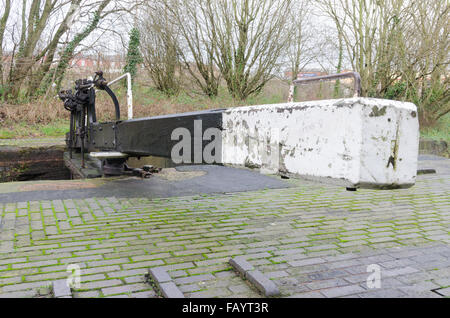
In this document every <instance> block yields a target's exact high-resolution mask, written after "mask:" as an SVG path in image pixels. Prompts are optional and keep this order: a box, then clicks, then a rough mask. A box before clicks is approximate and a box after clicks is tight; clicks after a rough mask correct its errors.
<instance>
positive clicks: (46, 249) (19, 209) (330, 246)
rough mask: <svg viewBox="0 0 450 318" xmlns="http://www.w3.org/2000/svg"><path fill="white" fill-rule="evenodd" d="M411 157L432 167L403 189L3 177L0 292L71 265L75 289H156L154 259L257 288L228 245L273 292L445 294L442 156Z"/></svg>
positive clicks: (197, 293) (38, 292)
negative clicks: (168, 187) (160, 187)
mask: <svg viewBox="0 0 450 318" xmlns="http://www.w3.org/2000/svg"><path fill="white" fill-rule="evenodd" d="M420 165H421V168H433V169H436V171H437V173H435V174H423V175H419V176H418V180H417V183H416V185H415V186H413V187H412V188H409V189H399V190H362V189H359V190H358V191H356V192H353V191H346V189H345V188H342V187H337V186H331V185H325V184H320V183H314V182H308V181H303V180H293V179H291V180H287V181H281V180H279V181H280V182H285V183H286V184H287V185H288V187H284V188H278V189H274V188H271V189H260V190H251V191H241V192H232V193H229V192H227V193H206V194H202V193H199V194H194V195H187V196H186V195H184V196H171V197H168V198H151V197H149V196H146V195H140V196H138V197H129V196H126V197H121V196H119V195H114V196H112V195H110V196H108V195H103V196H98V193H97V194H96V192H95V191H92V193H93V194H96V196H95V197H89V195H86V193H89V191H87V190H90V189H91V188H92V189H93V188H94V187H95V186H96V185H95V184H94V185H92V181H77V182H78V183H77V182H75V181H61V182H60V183H59V184H60V185H61V184H62V185H64V182H67V184H70V187H69V188H70V191H72V192H71V193H75V192H76V191H77V190H76V189H78V188H80V189H81V190H80V191H82V190H83V191H85V192H83V193H84V194H83V196H79V197H78V198H77V196H74V197H73V198H70V197H69V198H68V197H67V196H66V197H62V198H60V199H45V198H44V197H43V199H42V200H41V199H39V198H36V195H35V196H34V199H33V200H32V201H27V196H26V194H27V193H28V192H30V191H34V192H36V191H39V189H40V190H42V189H46V186H45V184H46V183H39V182H32V183H28V184H27V187H25V188H21V189H22V190H20V191H22V192H20V193H21V196H18V195H17V191H19V190H17V189H18V186H17V184H11V185H9V186H8V189H6V190H5V188H2V189H3V190H1V191H3V193H4V194H5V195H4V196H2V197H1V198H2V200H3V201H0V297H54V294H52V286H60V287H61V288H62V289H64V286H62V285H61V284H56V285H55V284H54V283H55V281H61V280H66V279H67V278H68V277H72V278H73V277H75V276H76V275H77V273H79V274H80V276H79V277H80V285H79V286H75V287H74V288H72V290H71V297H75V298H80V297H146V298H150V297H164V293H162V292H161V290H160V289H159V288H157V287H156V285H155V282H154V281H150V280H149V279H148V275H147V274H148V272H149V270H150V269H153V272H154V273H161V275H162V276H161V277H163V279H164V280H165V282H166V284H167V286H169V287H170V288H173V289H174V290H175V291H176V292H181V295H182V296H184V297H187V298H188V297H263V294H262V293H261V292H260V290H259V289H257V288H256V287H255V286H256V285H255V284H253V283H251V282H250V280H247V279H244V277H242V275H239V274H238V272H236V271H235V270H234V269H233V268H232V266H231V265H230V262H229V260H230V258H237V257H241V258H244V259H245V260H246V261H247V262H248V263H250V264H251V266H252V267H253V268H254V269H255V270H257V271H259V273H260V274H261V275H260V276H262V277H263V278H265V279H268V280H269V281H271V282H272V283H274V286H276V288H277V289H278V291H279V295H278V296H276V297H449V296H450V232H449V231H450V229H449V228H450V160H448V159H440V158H436V157H431V156H423V157H421V160H420ZM196 178H200V177H198V176H196V175H194V177H192V178H191V179H190V180H191V182H192V183H195V182H196V181H195V180H196ZM102 182H103V181H102ZM104 182H108V181H104ZM114 182H115V183H114V184H115V186H116V187H125V185H126V184H127V183H124V184H121V181H120V180H119V181H117V180H116V181H114ZM124 182H125V181H124ZM127 182H128V181H127ZM167 182H173V183H174V184H176V183H177V182H179V181H178V180H173V181H167ZM217 182H220V180H218V181H217ZM238 182H239V181H238V180H236V183H238ZM42 184H44V186H43V185H42ZM55 184H56V183H51V184H50V185H51V186H50V189H52V188H51V187H54V186H55ZM83 185H88V186H83ZM61 187H62V188H64V186H61ZM61 187H56V188H54V189H56V190H58V189H59V190H60V189H61ZM86 189H87V190H86ZM27 191H28V192H27ZM86 191H87V192H86ZM149 191H150V190H149ZM8 193H9V194H11V196H9V197H8V195H9V194H8ZM13 194H15V195H14V196H13ZM22 194H23V196H22ZM8 198H9V199H8ZM69 265H72V266H71V267H69V268H68V266H69ZM73 268H75V271H72V269H73ZM78 268H79V271H78V270H76V269H78ZM74 275H75V276H74ZM158 275H159V274H158ZM76 277H78V276H76ZM58 288H59V287H58ZM61 288H60V289H61ZM64 292H67V291H64ZM178 295H180V294H178Z"/></svg>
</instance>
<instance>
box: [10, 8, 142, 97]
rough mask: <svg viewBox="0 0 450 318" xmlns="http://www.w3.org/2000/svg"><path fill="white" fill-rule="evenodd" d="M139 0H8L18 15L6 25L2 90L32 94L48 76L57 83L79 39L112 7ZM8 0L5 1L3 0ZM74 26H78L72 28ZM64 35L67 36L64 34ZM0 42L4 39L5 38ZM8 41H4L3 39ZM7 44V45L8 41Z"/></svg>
mask: <svg viewBox="0 0 450 318" xmlns="http://www.w3.org/2000/svg"><path fill="white" fill-rule="evenodd" d="M142 2H143V1H138V0H98V1H90V0H22V1H21V3H19V2H18V1H17V2H12V4H13V5H14V9H15V10H17V12H18V15H17V16H16V17H15V19H16V20H17V21H14V22H13V24H12V25H11V26H10V27H12V29H11V31H10V34H11V37H12V39H13V41H12V42H13V49H12V54H11V55H12V59H11V62H10V65H9V69H10V72H9V76H8V77H7V81H6V83H4V87H6V89H7V92H6V93H7V94H6V93H5V96H6V97H7V98H8V99H10V100H14V101H15V100H17V99H18V96H19V95H22V94H23V95H25V96H26V97H31V96H36V95H39V94H41V93H43V92H45V90H46V88H47V87H48V85H49V84H50V83H51V80H52V79H53V80H56V82H57V84H58V86H59V85H60V83H61V81H62V78H63V77H64V75H65V71H66V69H67V67H68V62H69V61H70V59H72V57H73V55H74V53H75V50H76V49H77V48H78V47H79V46H80V45H81V44H82V42H83V41H84V40H85V39H86V38H87V37H88V36H89V35H90V34H91V33H92V32H93V31H94V30H96V29H97V28H98V26H99V24H100V23H101V21H103V20H104V19H105V17H106V16H107V15H109V14H111V13H116V14H118V13H119V12H126V11H128V10H132V9H133V8H134V7H135V6H137V5H139V4H140V3H142ZM8 3H9V2H8ZM77 29H79V30H80V31H76V30H77ZM64 38H66V40H63V39H64ZM1 40H2V41H3V43H2V45H3V44H5V41H4V38H1ZM6 43H8V42H6ZM9 46H10V47H9V49H11V45H10V44H9Z"/></svg>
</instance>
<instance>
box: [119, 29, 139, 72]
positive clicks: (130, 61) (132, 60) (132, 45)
mask: <svg viewBox="0 0 450 318" xmlns="http://www.w3.org/2000/svg"><path fill="white" fill-rule="evenodd" d="M139 46H140V33H139V30H138V29H137V28H132V29H131V31H130V42H129V43H128V53H127V58H126V64H125V67H124V69H123V70H124V72H125V73H130V74H131V79H132V80H134V77H135V76H136V72H137V65H138V64H140V63H142V56H141V53H140V52H139Z"/></svg>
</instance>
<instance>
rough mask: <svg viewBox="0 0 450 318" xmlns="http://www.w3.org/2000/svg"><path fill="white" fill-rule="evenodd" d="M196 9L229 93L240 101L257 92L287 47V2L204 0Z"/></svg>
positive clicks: (270, 75) (288, 4) (280, 0)
mask: <svg viewBox="0 0 450 318" xmlns="http://www.w3.org/2000/svg"><path fill="white" fill-rule="evenodd" d="M200 9H201V11H200V14H202V15H203V16H205V18H206V19H205V21H206V23H207V24H206V30H207V32H208V33H207V36H208V39H209V41H211V42H212V43H214V45H213V49H214V60H215V62H216V64H217V66H218V68H219V70H220V71H221V73H222V76H223V78H224V79H225V81H226V83H227V88H228V91H229V92H230V94H231V95H232V96H233V97H234V98H237V99H241V100H244V99H246V98H247V97H248V96H250V95H252V94H256V93H259V92H260V91H261V89H262V88H263V87H264V85H265V84H266V83H267V82H268V81H269V80H270V79H272V78H273V77H274V74H273V71H274V69H275V68H276V67H277V66H278V62H279V58H280V56H281V54H282V52H283V50H284V49H285V48H286V46H287V43H288V36H289V31H288V28H287V19H286V17H287V16H288V13H289V11H290V9H291V1H290V0H287V1H282V0H263V1H261V0H259V1H258V0H229V1H215V0H204V1H203V2H202V6H201V8H200Z"/></svg>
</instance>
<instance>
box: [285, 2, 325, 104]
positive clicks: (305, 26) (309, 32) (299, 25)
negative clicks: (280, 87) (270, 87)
mask: <svg viewBox="0 0 450 318" xmlns="http://www.w3.org/2000/svg"><path fill="white" fill-rule="evenodd" d="M310 13H311V2H310V0H297V1H294V2H293V5H292V8H291V10H290V12H289V15H288V19H289V23H290V28H289V38H288V44H287V47H286V55H287V61H288V63H289V72H290V73H291V78H290V80H291V81H293V80H295V79H297V76H298V73H299V72H301V71H302V70H303V69H304V68H305V67H306V66H307V65H308V64H309V63H310V62H311V61H312V60H313V59H314V52H313V46H314V45H317V44H316V43H315V41H314V38H313V36H314V30H313V29H312V28H311V24H310V17H311V15H310ZM297 88H298V87H297V86H294V90H293V96H292V97H293V99H295V96H296V93H297Z"/></svg>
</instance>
